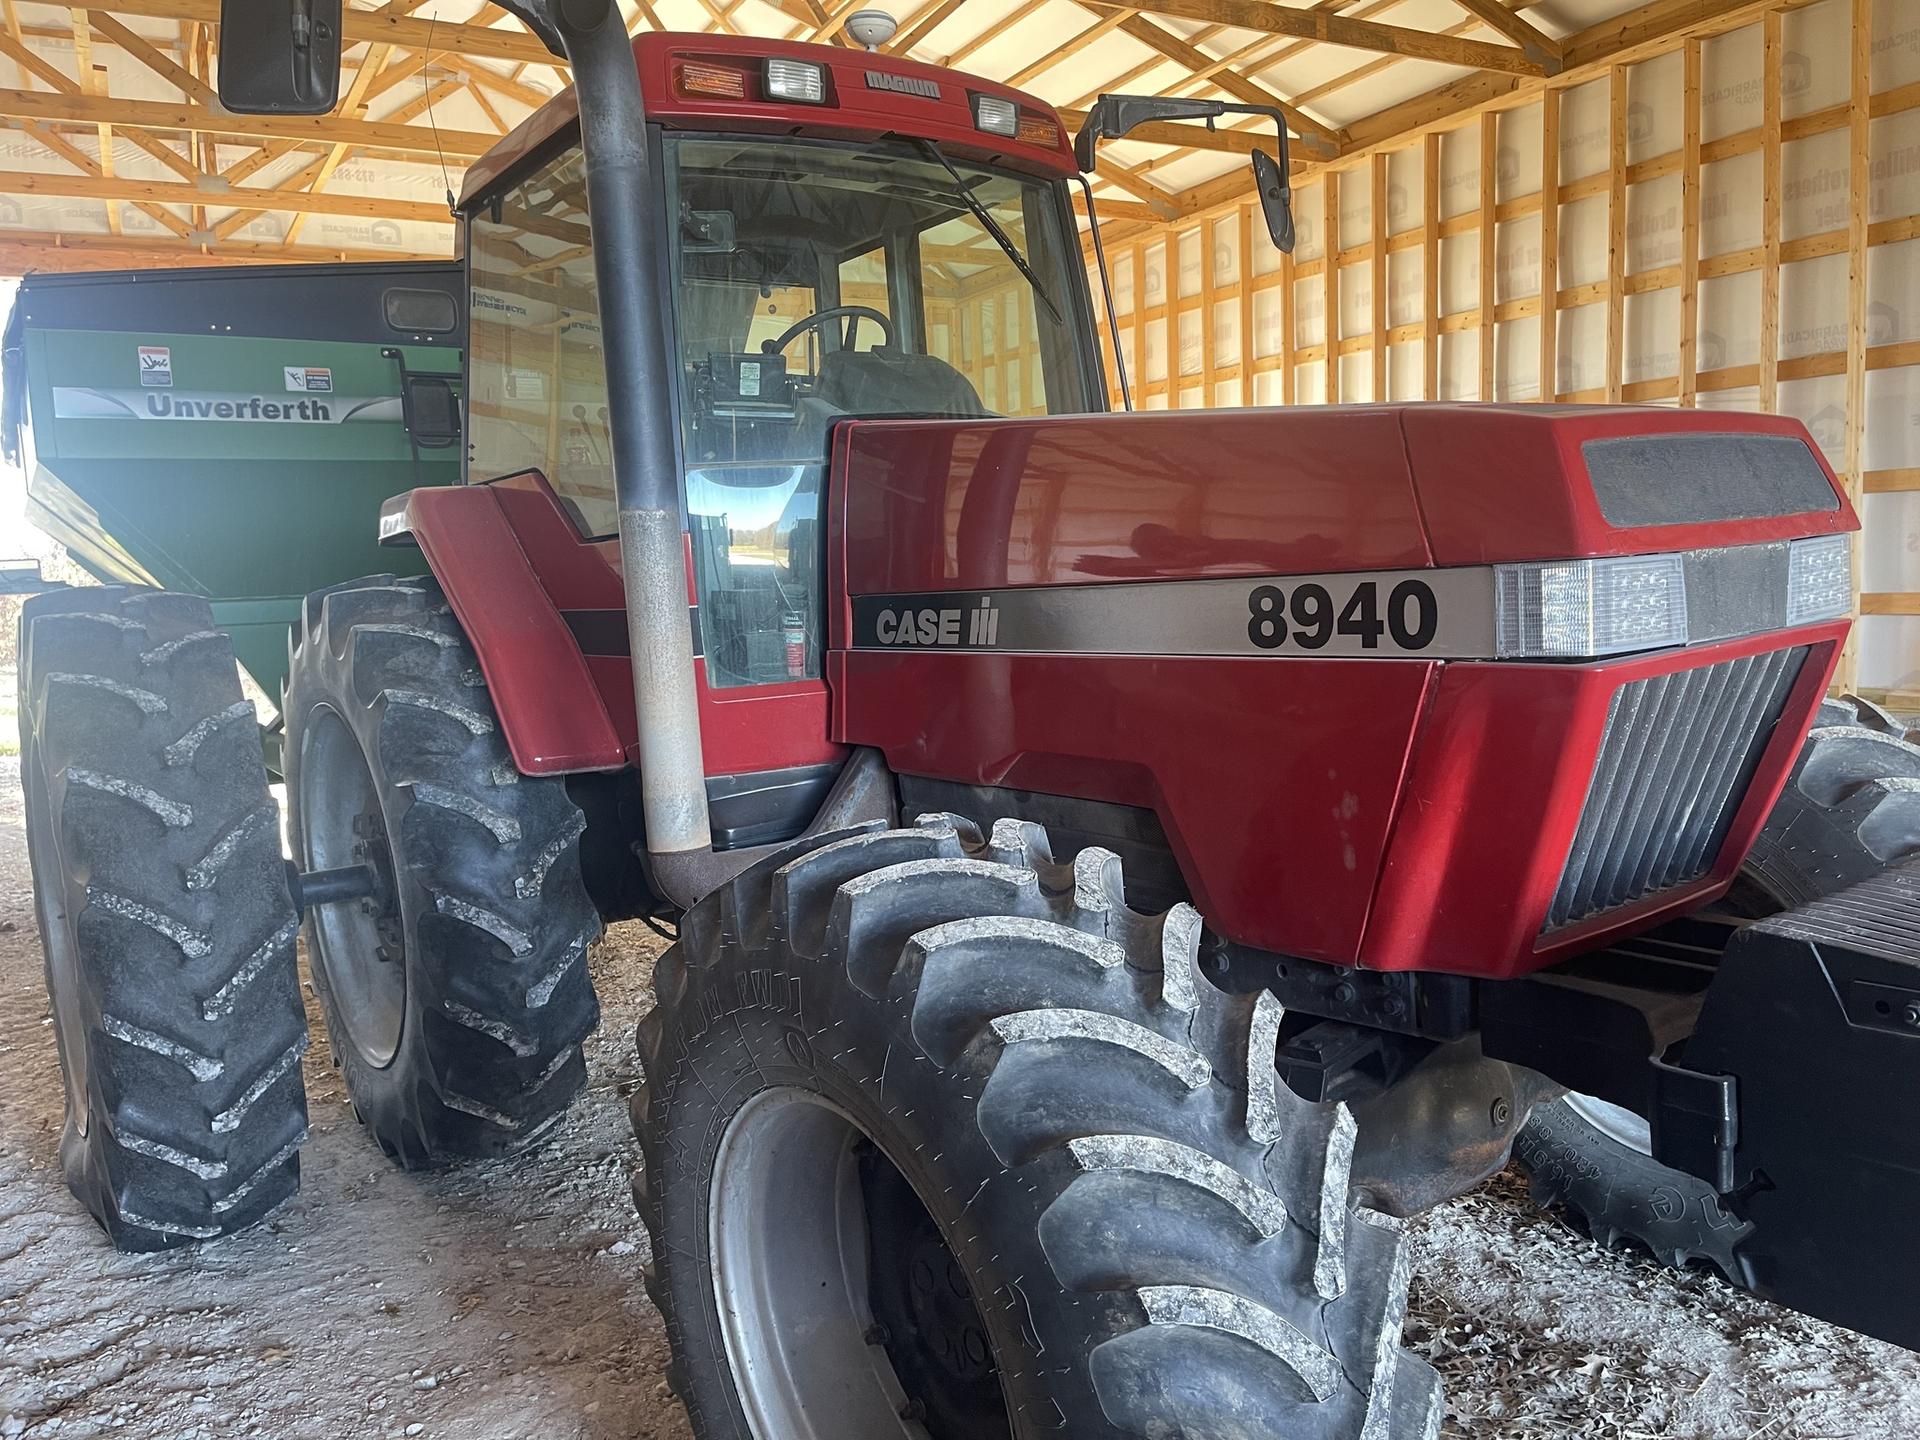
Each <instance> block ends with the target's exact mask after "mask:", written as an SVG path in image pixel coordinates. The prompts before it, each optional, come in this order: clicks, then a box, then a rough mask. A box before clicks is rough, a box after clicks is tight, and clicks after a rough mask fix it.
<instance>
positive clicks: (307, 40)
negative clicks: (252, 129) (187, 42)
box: [220, 0, 342, 115]
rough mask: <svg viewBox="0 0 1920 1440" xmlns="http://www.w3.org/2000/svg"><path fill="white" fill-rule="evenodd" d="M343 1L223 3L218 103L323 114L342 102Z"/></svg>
mask: <svg viewBox="0 0 1920 1440" xmlns="http://www.w3.org/2000/svg"><path fill="white" fill-rule="evenodd" d="M341 6H342V0H221V3H220V103H221V104H222V105H224V106H225V107H226V108H227V109H228V110H231V111H232V112H233V113H234V114H236V115H324V114H325V113H326V112H327V111H329V110H331V109H333V107H334V106H335V105H336V104H337V103H338V102H339V99H340V11H341Z"/></svg>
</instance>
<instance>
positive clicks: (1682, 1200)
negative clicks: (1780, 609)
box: [1513, 695, 1920, 1289]
mask: <svg viewBox="0 0 1920 1440" xmlns="http://www.w3.org/2000/svg"><path fill="white" fill-rule="evenodd" d="M1906 736H1907V732H1906V731H1905V729H1904V728H1903V727H1902V726H1901V725H1900V724H1899V723H1898V722H1897V721H1896V720H1894V718H1893V717H1892V716H1890V715H1889V714H1887V712H1886V711H1884V710H1882V709H1881V708H1880V707H1879V706H1877V705H1874V704H1872V703H1871V702H1869V701H1865V700H1861V699H1858V698H1857V697H1855V696H1851V695H1850V696H1847V697H1845V698H1843V699H1839V700H1826V701H1823V702H1821V705H1820V710H1819V713H1818V714H1817V716H1816V717H1815V720H1814V726H1813V730H1812V732H1811V733H1810V734H1809V735H1808V737H1807V743H1806V747H1805V748H1804V749H1803V750H1802V751H1801V754H1800V759H1799V761H1798V763H1797V764H1796V765H1795V766H1794V771H1793V775H1792V777H1791V778H1790V779H1789V780H1788V781H1787V784H1786V788H1785V789H1784V790H1783V791H1782V792H1781V795H1780V799H1779V800H1778V801H1777V802H1775V805H1774V808H1773V812H1772V814H1771V815H1769V816H1768V817H1767V824H1766V828H1765V829H1764V830H1763V831H1762V832H1761V835H1760V837H1759V839H1758V840H1757V841H1756V842H1755V844H1754V847H1753V850H1752V852H1751V854H1750V855H1749V856H1748V858H1747V862H1746V864H1745V866H1744V867H1743V868H1742V870H1741V872H1740V877H1739V879H1738V880H1737V881H1736V882H1735V885H1734V889H1733V892H1732V894H1731V895H1729V897H1728V902H1727V903H1728V904H1729V906H1730V908H1733V909H1734V910H1736V911H1737V912H1739V913H1745V914H1750V915H1754V916H1764V915H1770V914H1773V913H1776V912H1778V911H1782V910H1791V909H1795V908H1797V907H1799V906H1801V905H1805V904H1807V903H1808V902H1809V901H1812V900H1817V899H1819V898H1820V897H1822V896H1824V895H1831V894H1833V893H1834V892H1835V891H1838V890H1843V889H1845V888H1846V887H1848V886H1849V885H1852V884H1854V883H1856V882H1858V881H1861V880H1864V879H1866V878H1868V877H1869V876H1871V875H1875V874H1878V873H1879V872H1880V871H1881V870H1882V869H1884V868H1885V867H1886V866H1888V865H1890V864H1893V863H1894V862H1896V861H1900V860H1904V859H1907V858H1908V857H1910V856H1913V855H1916V854H1920V746H1916V745H1914V744H1913V743H1911V742H1910V741H1909V740H1908V739H1907V738H1906ZM1614 1111H1615V1107H1612V1106H1606V1105H1605V1104H1604V1102H1600V1101H1595V1100H1591V1099H1589V1098H1586V1097H1581V1096H1569V1097H1567V1098H1565V1099H1562V1100H1557V1101H1555V1102H1554V1103H1553V1104H1551V1105H1546V1106H1542V1107H1540V1108H1539V1109H1537V1110H1535V1112H1534V1113H1533V1116H1532V1117H1531V1118H1530V1119H1529V1121H1528V1122H1527V1126H1526V1128H1525V1129H1524V1130H1523V1131H1522V1132H1521V1134H1520V1138H1519V1139H1518V1140H1517V1141H1516V1142H1515V1144H1514V1152H1513V1153H1514V1158H1515V1159H1516V1160H1517V1161H1519V1163H1520V1167H1521V1169H1522V1170H1523V1171H1524V1172H1525V1173H1526V1175H1527V1180H1528V1188H1529V1190H1530V1192H1531V1194H1532V1197H1533V1199H1534V1201H1535V1203H1536V1204H1539V1205H1542V1206H1546V1207H1550V1208H1557V1209H1560V1210H1563V1211H1565V1212H1566V1213H1567V1215H1568V1216H1569V1217H1570V1218H1571V1219H1572V1220H1573V1221H1574V1222H1575V1223H1576V1224H1577V1225H1578V1226H1579V1227H1580V1228H1581V1229H1583V1230H1585V1231H1586V1232H1587V1233H1588V1234H1589V1235H1591V1236H1592V1237H1593V1238H1594V1239H1595V1240H1598V1241H1599V1242H1600V1243H1601V1244H1602V1245H1605V1246H1607V1247H1608V1248H1609V1249H1617V1248H1619V1247H1620V1246H1621V1245H1622V1244H1623V1243H1626V1242H1631V1243H1632V1244H1633V1245H1635V1246H1636V1247H1638V1248H1640V1249H1643V1250H1645V1251H1647V1252H1649V1253H1650V1254H1652V1255H1653V1256H1654V1257H1655V1258H1656V1259H1658V1260H1659V1261H1661V1262H1662V1263H1663V1264H1666V1265H1668V1266H1671V1267H1673V1268H1675V1269H1680V1268H1683V1267H1685V1266H1686V1265H1688V1264H1689V1263H1692V1262H1700V1263H1703V1264H1706V1265H1709V1266H1711V1267H1712V1268H1713V1269H1715V1270H1717V1271H1719V1272H1720V1274H1721V1275H1723V1276H1725V1277H1726V1279H1728V1280H1729V1281H1731V1282H1732V1283H1733V1284H1735V1285H1738V1286H1740V1287H1742V1288H1743V1289H1750V1288H1752V1285H1753V1277H1752V1275H1751V1273H1750V1271H1749V1269H1748V1265H1747V1262H1746V1260H1745V1259H1744V1258H1743V1257H1742V1255H1741V1253H1740V1247H1741V1243H1742V1242H1743V1241H1744V1240H1746V1238H1747V1237H1748V1236H1749V1235H1751V1234H1752V1233H1753V1226H1752V1225H1751V1224H1750V1223H1749V1222H1747V1221H1746V1220H1743V1219H1741V1218H1740V1217H1739V1216H1737V1215H1735V1214H1733V1213H1732V1212H1730V1211H1729V1210H1727V1208H1726V1207H1725V1206H1724V1205H1723V1204H1722V1203H1721V1199H1720V1196H1719V1195H1718V1194H1717V1193H1716V1192H1715V1191H1714V1189H1713V1187H1712V1186H1711V1185H1709V1184H1707V1183H1706V1182H1705V1181H1704V1180H1701V1179H1699V1178H1697V1177H1696V1176H1692V1175H1688V1174H1684V1173H1683V1172H1681V1171H1678V1170H1672V1169H1669V1168H1668V1167H1667V1166H1664V1165H1662V1164H1660V1163H1659V1162H1658V1161H1657V1160H1655V1159H1654V1158H1653V1155H1652V1153H1651V1150H1652V1146H1651V1142H1650V1138H1649V1137H1648V1136H1647V1135H1646V1133H1645V1128H1644V1127H1645V1122H1644V1121H1641V1122H1640V1124H1639V1126H1638V1127H1634V1126H1632V1125H1631V1124H1630V1123H1629V1122H1631V1121H1632V1120H1634V1119H1636V1118H1637V1117H1633V1116H1630V1115H1628V1114H1627V1113H1626V1112H1615V1113H1609V1112H1614Z"/></svg>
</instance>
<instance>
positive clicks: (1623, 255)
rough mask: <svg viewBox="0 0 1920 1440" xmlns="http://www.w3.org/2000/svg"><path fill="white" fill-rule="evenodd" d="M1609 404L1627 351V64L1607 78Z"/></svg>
mask: <svg viewBox="0 0 1920 1440" xmlns="http://www.w3.org/2000/svg"><path fill="white" fill-rule="evenodd" d="M1607 182H1608V183H1607V383H1606V391H1607V403H1608V404H1610V405H1617V404H1618V403H1619V402H1620V387H1621V386H1622V385H1624V384H1625V383H1626V375H1625V373H1624V372H1625V370H1626V352H1627V331H1626V325H1627V311H1626V306H1627V67H1626V66H1624V65H1616V66H1614V67H1613V71H1612V73H1611V74H1610V75H1608V77H1607Z"/></svg>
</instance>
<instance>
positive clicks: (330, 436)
mask: <svg viewBox="0 0 1920 1440" xmlns="http://www.w3.org/2000/svg"><path fill="white" fill-rule="evenodd" d="M465 315H466V289H465V282H464V279H463V277H462V276H461V273H460V270H459V267H457V266H453V265H447V264H427V263H409V264H392V265H275V266H261V267H258V268H249V269H208V270H154V271H126V272H121V273H100V274H76V275H30V276H28V277H27V278H26V279H25V280H24V281H22V282H21V285H20V289H19V292H18V295H17V296H16V298H15V301H14V308H13V313H12V315H11V317H10V318H9V320H8V323H7V326H6V339H5V350H6V386H7V389H6V414H5V419H4V424H3V426H0V428H3V430H4V445H5V451H6V454H7V457H8V458H9V459H10V460H13V461H14V462H15V463H17V464H19V465H20V466H21V467H22V469H23V470H25V472H26V476H27V501H28V511H29V516H30V518H31V519H32V520H33V522H34V523H35V524H36V525H37V526H39V528H40V529H42V530H44V531H45V532H46V533H47V534H49V535H51V536H52V537H53V538H54V539H56V540H58V541H60V543H61V544H62V545H64V546H65V547H66V548H67V550H68V552H69V553H70V554H71V555H72V556H73V558H74V559H75V560H77V561H78V562H79V563H80V564H81V565H82V566H83V567H85V569H86V570H87V571H88V572H89V573H90V574H92V575H93V576H94V577H95V578H97V579H98V580H100V581H102V582H103V583H107V584H133V585H149V586H158V587H160V588H163V589H168V590H176V591H186V592H189V593H192V594H197V595H204V596H207V597H209V599H211V601H212V603H213V616H214V621H215V623H216V624H217V625H218V626H219V627H220V628H221V629H223V630H225V631H226V632H227V633H228V634H229V635H231V636H232V637H233V644H234V650H235V653H236V654H237V655H238V656H239V659H240V663H241V664H242V665H244V666H245V667H246V668H247V671H248V672H249V673H250V674H251V675H252V676H253V678H254V680H255V681H256V682H257V683H258V684H259V686H260V688H261V689H262V690H264V691H265V692H266V693H267V694H268V695H269V696H271V697H273V698H274V699H276V700H277V699H278V698H279V695H280V687H281V685H282V683H283V682H284V681H285V679H286V669H287V636H288V634H289V633H290V632H291V630H292V627H293V622H294V621H295V620H296V619H298V618H299V614H300V600H301V597H302V596H304V595H305V594H307V592H308V591H310V590H313V589H315V588H317V587H318V586H321V585H326V584H329V583H332V582H333V581H336V580H341V579H344V578H346V577H347V576H350V575H357V574H360V573H361V572H363V571H364V570H366V569H367V568H368V567H369V566H370V565H373V564H376V563H378V562H379V559H380V556H379V553H378V550H377V548H376V547H377V540H376V538H375V536H374V534H373V530H372V527H371V526H370V525H369V524H368V517H369V516H372V515H374V514H376V513H377V512H378V509H379V506H380V502H381V501H382V500H384V499H386V498H387V497H388V496H389V495H393V494H395V493H397V492H399V491H403V490H412V489H417V488H419V487H421V486H432V485H448V484H453V483H455V482H456V481H458V480H459V478H460V473H461V465H460V462H461V451H460V447H459V444H458V438H459V437H458V435H457V434H456V433H454V432H453V430H452V429H451V426H452V424H454V423H456V422H457V419H458V408H457V406H456V405H455V404H454V403H453V401H452V393H451V391H450V389H449V387H450V386H457V384H458V381H459V377H460V369H461V346H462V345H463V344H464V343H465V330H466V320H465Z"/></svg>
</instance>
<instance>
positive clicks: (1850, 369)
mask: <svg viewBox="0 0 1920 1440" xmlns="http://www.w3.org/2000/svg"><path fill="white" fill-rule="evenodd" d="M1849 11H1850V16H1849V19H1850V32H1851V33H1850V39H1851V44H1850V45H1849V47H1848V67H1847V68H1848V76H1849V84H1848V92H1847V126H1848V146H1849V148H1848V154H1847V382H1846V383H1847V392H1846V395H1847V398H1846V400H1845V402H1844V404H1843V406H1842V408H1843V409H1844V410H1845V412H1846V420H1845V422H1844V423H1845V425H1846V430H1845V438H1844V441H1843V442H1842V458H1841V464H1840V471H1841V480H1842V483H1844V484H1845V485H1846V487H1847V499H1848V500H1849V501H1850V502H1852V504H1853V506H1854V508H1855V510H1856V511H1857V510H1860V509H1862V508H1863V507H1864V504H1865V500H1866V434H1867V202H1868V199H1869V193H1868V192H1869V190H1870V188H1871V185H1872V176H1871V172H1870V169H1869V166H1868V150H1869V133H1868V125H1867V122H1868V119H1869V117H1870V113H1871V110H1872V94H1871V92H1872V84H1873V81H1872V75H1873V70H1872V65H1873V0H1851V4H1850V5H1849ZM1860 551H1861V547H1860V546H1859V545H1855V546H1854V547H1853V551H1852V553H1853V593H1854V594H1855V595H1858V594H1859V593H1860V586H1861V563H1862V557H1861V553H1860ZM1859 669H1860V631H1859V628H1858V627H1855V629H1854V630H1853V631H1852V633H1850V634H1849V635H1848V636H1847V643H1846V645H1845V646H1844V647H1843V648H1842V649H1841V651H1840V663H1839V666H1838V667H1837V668H1836V670H1835V672H1834V677H1833V683H1834V687H1835V688H1836V689H1838V690H1842V691H1846V690H1852V689H1853V688H1854V687H1855V685H1857V684H1858V683H1859Z"/></svg>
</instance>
